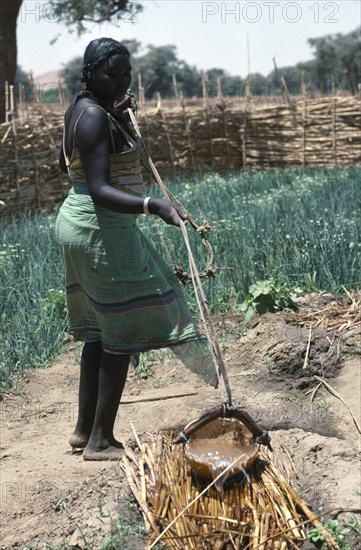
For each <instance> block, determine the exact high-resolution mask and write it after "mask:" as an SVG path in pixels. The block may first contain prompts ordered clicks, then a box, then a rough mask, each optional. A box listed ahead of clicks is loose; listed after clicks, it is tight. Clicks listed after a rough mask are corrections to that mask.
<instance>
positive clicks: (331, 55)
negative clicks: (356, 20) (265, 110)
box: [267, 29, 361, 97]
mask: <svg viewBox="0 0 361 550" xmlns="http://www.w3.org/2000/svg"><path fill="white" fill-rule="evenodd" d="M360 30H361V29H356V30H355V31H352V32H350V33H348V34H340V33H338V34H329V35H326V36H322V37H320V38H310V39H309V40H308V43H309V44H310V45H311V46H312V48H313V49H314V59H312V60H310V61H306V62H303V63H297V64H296V65H292V66H287V67H281V68H280V69H279V74H280V75H281V76H283V77H284V79H285V80H286V83H287V87H288V89H289V91H290V93H291V94H292V95H298V94H301V82H302V78H303V82H304V84H305V87H306V90H307V93H308V95H309V96H311V97H315V96H316V95H317V94H320V93H321V94H331V93H333V91H334V90H335V91H336V90H338V89H343V90H348V91H350V92H351V93H352V94H354V95H355V94H356V93H357V91H358V84H359V83H360V82H361V36H360ZM302 73H303V76H302ZM267 80H268V81H269V83H270V85H271V84H272V85H273V90H275V91H276V94H277V95H278V93H280V91H279V90H280V88H279V76H278V75H277V74H276V71H275V70H273V71H272V72H271V73H270V74H269V75H268V77H267ZM277 89H278V92H277Z"/></svg>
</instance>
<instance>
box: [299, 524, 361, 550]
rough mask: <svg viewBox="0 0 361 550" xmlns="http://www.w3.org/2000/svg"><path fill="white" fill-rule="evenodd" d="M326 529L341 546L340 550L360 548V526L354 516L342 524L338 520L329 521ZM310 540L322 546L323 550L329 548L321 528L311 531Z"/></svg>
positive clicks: (309, 533)
mask: <svg viewBox="0 0 361 550" xmlns="http://www.w3.org/2000/svg"><path fill="white" fill-rule="evenodd" d="M325 528H326V529H327V531H328V532H329V533H330V535H331V536H332V538H333V539H334V541H335V542H336V543H337V544H338V545H339V548H340V550H354V549H355V548H356V547H358V546H357V544H360V543H361V538H360V536H361V530H360V525H359V523H358V521H357V519H356V518H355V517H354V516H351V517H349V518H347V519H346V520H345V521H342V522H341V521H339V520H337V519H329V520H328V521H327V523H326V524H325ZM308 538H309V539H310V541H311V542H313V543H315V544H317V545H319V544H322V548H326V546H327V545H326V541H325V537H324V534H323V532H322V530H321V529H320V528H319V527H314V528H313V529H310V530H309V532H308Z"/></svg>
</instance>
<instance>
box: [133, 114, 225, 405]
mask: <svg viewBox="0 0 361 550" xmlns="http://www.w3.org/2000/svg"><path fill="white" fill-rule="evenodd" d="M128 113H129V116H130V119H131V121H132V124H133V127H134V129H135V132H136V134H137V137H138V139H139V141H140V143H141V145H142V147H143V149H144V151H145V153H146V155H147V162H148V164H149V166H150V169H151V171H152V174H153V176H154V179H155V181H156V182H157V184H158V185H159V187H160V189H161V191H162V193H163V195H164V197H165V198H166V199H167V200H170V201H173V202H177V203H178V204H180V203H179V202H178V201H177V200H176V199H175V197H174V196H173V195H172V193H171V192H170V191H169V190H168V189H167V187H166V186H165V185H164V183H163V181H162V179H161V177H160V175H159V173H158V171H157V169H156V167H155V166H154V164H153V161H152V159H151V157H150V155H149V153H148V151H147V147H146V145H145V143H144V140H143V138H142V135H141V133H140V130H139V126H138V123H137V121H136V118H135V116H134V114H133V112H132V110H131V109H128ZM193 224H194V222H193V220H192V225H193ZM180 229H181V232H182V235H183V238H184V242H185V245H186V248H187V252H188V259H189V267H190V274H191V278H192V284H193V288H194V293H195V296H196V300H197V304H198V308H199V312H200V315H201V319H202V321H203V324H204V326H205V328H206V334H207V337H208V339H209V342H210V344H211V350H212V358H213V362H214V365H215V370H216V374H217V379H218V383H219V380H220V375H221V376H222V380H223V383H224V387H225V391H226V395H227V398H226V403H227V405H228V406H232V393H231V387H230V384H229V379H228V376H227V372H226V367H225V364H224V362H223V359H222V355H221V350H220V347H219V344H218V341H217V338H216V335H215V330H214V326H213V322H212V319H211V314H210V311H209V307H208V302H207V298H206V296H205V294H204V290H203V287H202V283H201V280H200V276H199V273H198V270H197V266H196V264H195V261H194V257H193V254H192V250H191V246H190V243H189V238H188V233H187V228H186V226H185V223H184V221H183V220H182V219H180ZM221 392H222V389H221ZM222 398H223V395H222Z"/></svg>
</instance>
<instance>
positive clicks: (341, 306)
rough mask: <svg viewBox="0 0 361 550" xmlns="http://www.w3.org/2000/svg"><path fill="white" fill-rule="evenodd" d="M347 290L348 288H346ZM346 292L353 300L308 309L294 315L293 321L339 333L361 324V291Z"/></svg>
mask: <svg viewBox="0 0 361 550" xmlns="http://www.w3.org/2000/svg"><path fill="white" fill-rule="evenodd" d="M345 291H346V289H345ZM346 294H347V296H348V298H349V300H350V301H351V304H350V303H347V302H346V301H345V300H344V301H342V302H339V301H337V302H336V301H335V302H333V303H332V304H330V305H329V306H328V307H325V308H322V309H319V310H316V311H306V312H304V313H303V312H301V313H298V314H297V315H293V316H292V319H293V321H294V322H295V323H296V324H298V325H301V326H304V327H309V328H310V330H311V329H315V328H320V329H327V330H330V331H333V332H336V333H337V334H341V333H342V332H345V331H346V329H351V328H353V327H356V326H360V325H361V291H360V290H358V291H355V292H352V293H350V292H348V291H346Z"/></svg>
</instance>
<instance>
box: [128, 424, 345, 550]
mask: <svg viewBox="0 0 361 550" xmlns="http://www.w3.org/2000/svg"><path fill="white" fill-rule="evenodd" d="M135 435H136V434H135ZM136 439H137V443H138V446H139V452H138V453H137V454H135V453H133V452H131V451H128V452H127V457H124V458H123V462H122V468H123V470H124V472H125V474H126V476H127V480H128V482H129V486H130V488H131V490H132V492H133V494H134V496H135V498H136V500H137V501H138V504H139V505H140V508H141V510H142V514H143V518H144V522H145V526H146V528H147V530H148V531H149V532H150V540H149V544H148V546H147V548H148V549H149V550H150V549H151V548H153V547H154V546H155V545H156V544H157V543H159V544H162V545H164V547H166V548H171V549H182V550H187V549H199V548H204V549H212V550H213V549H215V550H220V549H224V550H228V549H245V550H248V549H249V550H250V549H253V550H255V549H259V550H261V549H262V550H266V549H271V548H272V549H277V548H279V549H288V548H298V547H299V545H300V544H301V543H302V542H303V541H304V540H305V538H306V536H305V531H304V526H305V525H307V524H311V525H312V526H313V527H318V528H319V529H320V530H322V531H323V533H324V538H325V540H326V542H327V544H328V547H329V548H337V545H336V544H335V542H334V541H333V539H332V537H331V536H330V535H329V533H328V532H327V531H325V529H324V528H323V526H322V524H321V523H320V521H319V519H318V517H316V516H314V515H313V514H312V512H311V511H310V509H309V508H308V506H307V504H306V503H305V502H304V501H303V500H302V499H301V498H300V497H299V496H298V495H297V494H296V492H295V491H294V489H293V488H292V487H291V485H290V484H289V483H288V482H287V481H286V480H285V479H284V478H283V476H282V475H281V474H280V473H279V472H278V470H277V469H276V468H275V466H274V465H273V464H272V463H271V460H270V457H269V455H267V454H265V453H260V455H259V459H258V460H257V461H256V463H255V464H254V465H253V466H252V468H251V469H250V470H249V477H248V479H247V478H245V477H243V478H234V479H233V481H231V480H229V481H228V482H227V483H226V485H225V488H224V494H223V495H221V494H220V493H219V491H217V490H216V489H215V487H214V483H215V480H214V481H213V482H212V483H208V482H205V480H204V479H203V480H202V479H200V478H197V476H195V475H194V474H192V472H191V469H190V466H189V464H188V463H187V460H186V457H185V453H184V447H183V445H179V444H175V443H174V442H173V441H172V437H171V436H158V437H152V439H151V442H150V444H147V443H140V441H139V438H138V436H137V435H136ZM231 466H232V465H231Z"/></svg>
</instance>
